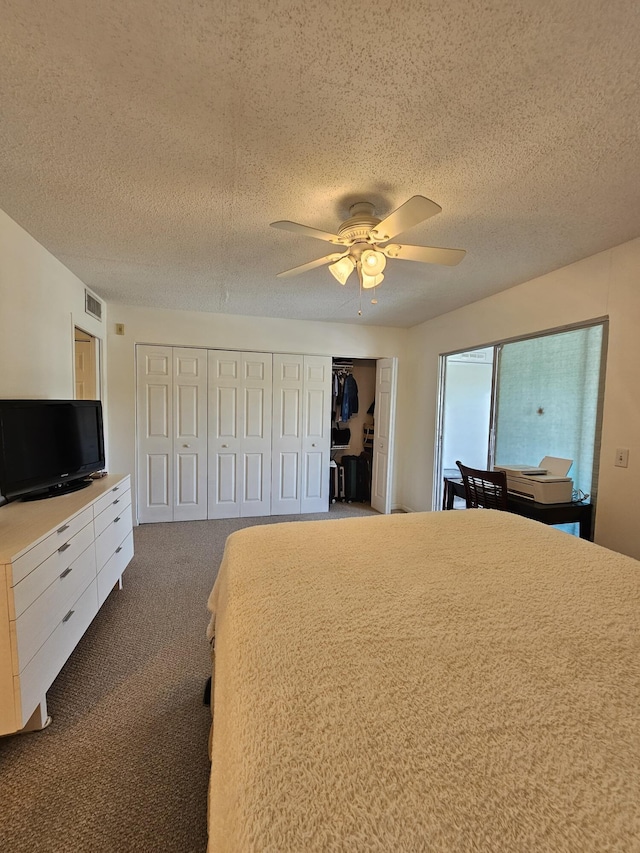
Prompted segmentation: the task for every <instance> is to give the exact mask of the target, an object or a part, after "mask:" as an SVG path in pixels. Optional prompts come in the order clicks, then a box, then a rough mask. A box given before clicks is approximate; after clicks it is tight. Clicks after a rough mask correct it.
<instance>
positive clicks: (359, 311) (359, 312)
mask: <svg viewBox="0 0 640 853" xmlns="http://www.w3.org/2000/svg"><path fill="white" fill-rule="evenodd" d="M358 280H359V282H360V308H359V309H358V317H362V276H361V275H359V276H358Z"/></svg>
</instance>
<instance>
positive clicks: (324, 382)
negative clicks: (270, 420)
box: [300, 355, 332, 512]
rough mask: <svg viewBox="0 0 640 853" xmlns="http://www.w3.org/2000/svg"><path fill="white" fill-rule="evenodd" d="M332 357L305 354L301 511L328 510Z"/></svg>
mask: <svg viewBox="0 0 640 853" xmlns="http://www.w3.org/2000/svg"><path fill="white" fill-rule="evenodd" d="M331 362H332V360H331V358H330V357H327V356H318V355H316V356H314V355H305V356H304V359H303V365H304V383H303V407H302V424H303V427H302V467H301V475H302V476H301V489H300V491H301V501H300V512H327V511H328V509H329V455H330V447H331Z"/></svg>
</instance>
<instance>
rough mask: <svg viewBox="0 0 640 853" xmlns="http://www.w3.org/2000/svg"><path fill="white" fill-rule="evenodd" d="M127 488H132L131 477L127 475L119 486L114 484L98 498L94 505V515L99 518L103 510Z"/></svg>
mask: <svg viewBox="0 0 640 853" xmlns="http://www.w3.org/2000/svg"><path fill="white" fill-rule="evenodd" d="M127 490H131V477H125V478H124V479H123V480H121V481H120V482H119V483H118V485H117V486H114V487H113V488H112V489H110V490H109V491H108V492H107V493H106V494H104V495H102V497H101V498H98V500H97V501H96V502H95V503H94V505H93V514H94V516H95V517H96V518H97V517H98V516H99V515H100V513H101V512H102V511H103V510H105V509H106V508H107V507H108V506H109V505H110V504H111V503H113V501H114V500H115V499H116V498H118V497H120V495H122V493H123V492H126V491H127Z"/></svg>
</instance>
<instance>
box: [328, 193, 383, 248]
mask: <svg viewBox="0 0 640 853" xmlns="http://www.w3.org/2000/svg"><path fill="white" fill-rule="evenodd" d="M349 213H350V214H351V216H350V217H349V219H347V220H345V221H344V222H343V223H342V225H341V226H340V228H339V229H338V236H339V237H340V239H341V241H344V242H349V243H356V242H368V243H370V242H372V241H371V240H370V239H369V232H370V231H372V230H373V229H374V228H375V227H376V225H377V224H378V223H379V222H380V219H378V218H377V217H375V216H374V215H373V205H372V204H370V203H369V202H368V201H359V202H358V203H357V204H352V205H351V207H350V208H349Z"/></svg>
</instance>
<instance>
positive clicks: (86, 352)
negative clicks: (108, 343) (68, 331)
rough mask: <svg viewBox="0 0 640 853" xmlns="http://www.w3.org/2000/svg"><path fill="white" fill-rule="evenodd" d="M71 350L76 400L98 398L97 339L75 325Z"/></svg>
mask: <svg viewBox="0 0 640 853" xmlns="http://www.w3.org/2000/svg"><path fill="white" fill-rule="evenodd" d="M73 352H74V382H75V398H76V400H99V399H100V346H99V339H98V338H96V337H95V336H94V335H90V334H89V332H85V331H84V330H83V329H80V328H79V327H78V326H75V327H74V330H73Z"/></svg>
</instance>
